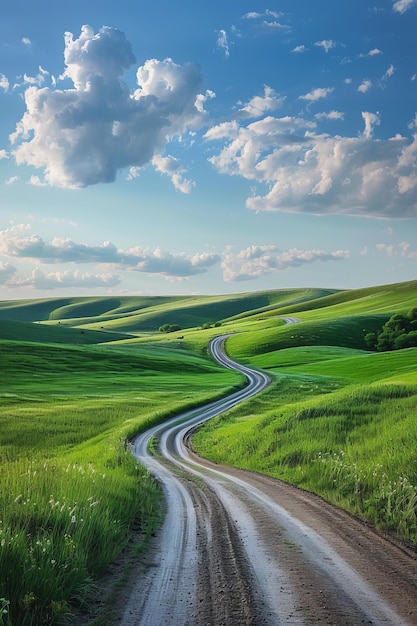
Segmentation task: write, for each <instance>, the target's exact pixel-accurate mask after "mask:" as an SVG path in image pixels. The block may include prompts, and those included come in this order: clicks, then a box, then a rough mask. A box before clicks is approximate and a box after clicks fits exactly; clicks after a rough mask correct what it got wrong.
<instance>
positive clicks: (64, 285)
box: [7, 269, 121, 289]
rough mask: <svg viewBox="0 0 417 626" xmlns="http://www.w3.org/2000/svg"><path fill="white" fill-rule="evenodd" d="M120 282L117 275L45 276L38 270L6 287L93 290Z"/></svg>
mask: <svg viewBox="0 0 417 626" xmlns="http://www.w3.org/2000/svg"><path fill="white" fill-rule="evenodd" d="M120 282H121V277H120V276H119V274H111V273H106V274H92V273H89V272H79V271H75V272H72V271H65V272H50V273H48V274H45V273H44V272H43V271H42V270H40V269H34V270H33V271H32V272H31V274H30V275H29V276H26V277H22V278H20V277H17V276H14V277H12V278H11V279H10V280H9V281H8V282H7V287H11V288H22V287H30V288H32V289H68V288H72V289H74V288H86V289H94V288H97V287H107V288H110V287H115V286H116V285H118V284H119V283H120Z"/></svg>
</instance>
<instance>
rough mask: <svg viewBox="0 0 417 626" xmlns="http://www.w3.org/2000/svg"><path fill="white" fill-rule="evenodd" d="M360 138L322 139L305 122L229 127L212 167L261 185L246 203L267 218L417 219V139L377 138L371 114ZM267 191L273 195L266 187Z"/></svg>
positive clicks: (218, 135) (213, 134)
mask: <svg viewBox="0 0 417 626" xmlns="http://www.w3.org/2000/svg"><path fill="white" fill-rule="evenodd" d="M363 121H364V123H365V129H364V131H363V133H362V134H361V135H359V136H354V137H349V136H347V137H343V136H334V137H332V136H330V135H328V134H319V133H317V131H316V124H314V123H312V122H309V121H306V120H302V119H300V118H291V117H286V118H281V119H278V118H274V117H266V118H265V119H262V120H258V121H256V122H252V123H250V124H247V125H243V124H242V125H237V124H236V123H234V124H226V123H224V124H223V125H219V126H218V127H214V128H212V129H210V131H208V132H207V133H206V134H205V138H206V139H207V140H210V141H221V142H222V145H221V147H220V148H219V151H218V153H217V154H214V155H213V156H212V157H211V158H210V159H209V160H210V162H211V163H212V165H213V167H215V168H216V169H217V170H218V171H219V172H221V173H223V174H227V175H232V176H241V177H243V178H245V179H246V180H248V181H255V183H258V184H259V191H258V193H256V189H255V191H254V194H253V196H252V197H250V198H248V199H247V201H246V206H247V207H248V208H250V209H254V210H260V211H282V212H289V213H297V212H301V213H303V212H305V213H314V214H329V213H333V214H345V215H358V216H367V217H372V216H373V217H379V218H382V217H390V218H395V217H397V218H404V217H413V216H414V217H416V216H417V134H416V136H415V137H414V139H413V140H412V141H411V142H410V140H409V139H407V138H405V137H401V136H399V135H398V136H396V137H394V138H392V139H389V140H385V141H383V140H376V139H374V138H373V136H372V135H373V128H374V126H375V125H376V124H379V115H378V114H375V113H368V112H365V113H364V114H363ZM265 187H266V188H267V190H266V192H265V191H264V188H265Z"/></svg>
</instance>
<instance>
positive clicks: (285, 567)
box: [118, 338, 417, 626]
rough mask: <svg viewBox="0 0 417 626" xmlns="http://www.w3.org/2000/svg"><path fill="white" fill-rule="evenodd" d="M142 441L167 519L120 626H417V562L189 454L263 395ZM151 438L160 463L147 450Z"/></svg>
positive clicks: (179, 422) (248, 476)
mask: <svg viewBox="0 0 417 626" xmlns="http://www.w3.org/2000/svg"><path fill="white" fill-rule="evenodd" d="M212 351H213V354H214V355H215V357H216V358H217V359H218V360H219V361H220V362H222V363H223V365H225V366H226V367H237V368H238V369H239V370H240V371H243V372H244V373H245V375H246V376H247V378H248V381H249V382H248V386H247V387H246V388H245V389H244V390H243V391H241V392H237V393H236V394H234V395H233V396H231V397H229V398H228V399H226V400H225V401H221V402H215V403H213V404H211V405H209V406H208V407H206V408H204V409H201V410H198V411H192V412H189V413H188V414H186V415H183V416H181V417H180V418H176V419H172V420H170V421H169V422H167V423H165V424H164V425H162V426H158V427H156V428H153V429H151V430H150V431H147V433H145V434H143V435H141V436H139V437H138V438H137V439H136V440H135V442H134V454H135V456H136V457H137V458H138V459H139V460H140V462H141V463H143V464H144V465H146V466H147V467H148V468H149V470H150V471H151V472H152V473H153V474H155V476H157V477H158V478H159V479H160V480H161V482H162V485H163V488H164V491H165V495H166V507H167V510H166V517H165V522H164V524H163V527H162V528H161V530H160V532H159V533H158V535H157V536H156V537H155V538H154V540H153V542H152V545H151V548H150V550H149V552H147V553H146V554H145V555H144V557H143V559H142V560H141V562H140V563H138V566H137V571H136V572H135V582H134V584H133V585H132V588H129V590H128V592H127V591H126V593H125V594H124V610H123V612H122V615H121V619H120V620H119V622H118V623H119V624H121V625H122V626H162V625H165V624H168V625H172V626H184V625H189V626H203V625H205V626H207V625H210V626H220V625H224V626H245V625H253V626H263V625H274V626H275V625H281V624H297V625H301V624H303V625H311V624H316V623H317V624H319V623H321V624H335V625H338V626H357V625H360V624H373V625H374V626H376V625H391V626H402V625H407V624H408V625H412V624H416V625H417V560H416V557H417V555H416V554H415V553H413V552H409V551H407V550H406V549H404V548H402V547H400V546H397V545H394V544H393V543H392V542H390V541H387V540H386V539H384V538H382V537H380V536H378V535H377V534H375V533H374V532H373V531H372V530H371V529H369V528H367V527H366V526H365V525H364V524H362V523H360V522H359V521H357V520H355V519H354V518H352V517H351V516H349V515H347V514H345V513H343V512H341V511H340V510H339V509H337V508H335V507H332V506H331V505H329V504H327V503H325V502H324V501H322V500H321V499H320V498H318V497H316V496H314V495H312V494H309V493H306V492H304V491H302V490H299V489H297V488H294V487H292V486H290V485H287V484H285V483H282V482H280V481H278V480H274V479H271V478H269V477H265V476H261V475H258V474H255V473H251V472H245V471H240V470H233V469H230V468H227V467H221V466H218V465H214V464H212V463H209V462H207V461H204V460H202V459H200V458H198V457H197V456H196V455H194V454H193V453H192V451H191V450H190V449H189V447H188V442H189V433H190V429H192V428H193V427H194V426H195V424H198V423H200V422H202V421H204V420H206V419H210V417H213V415H216V414H218V413H219V412H221V411H224V410H226V409H227V408H229V407H230V406H233V405H234V404H236V403H237V402H240V401H241V400H242V399H245V398H247V397H250V396H251V395H253V394H254V393H257V392H258V391H259V390H260V389H262V388H263V387H265V386H266V385H267V384H268V382H269V379H268V377H267V376H266V375H265V374H263V373H260V372H255V371H252V370H250V369H248V368H243V367H242V366H238V365H235V364H233V362H231V361H230V360H229V359H228V358H227V357H226V356H225V355H224V353H223V352H222V339H221V338H219V339H218V340H217V341H215V342H214V344H213V345H212ZM151 437H155V438H157V440H158V442H159V451H160V456H158V457H152V456H151V455H150V454H149V453H148V451H147V444H148V441H149V439H150V438H151Z"/></svg>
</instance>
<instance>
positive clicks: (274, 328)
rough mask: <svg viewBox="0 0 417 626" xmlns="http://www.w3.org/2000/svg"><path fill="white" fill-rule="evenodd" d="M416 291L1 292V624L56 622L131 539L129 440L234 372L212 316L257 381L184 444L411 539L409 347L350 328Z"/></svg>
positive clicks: (154, 498) (414, 373)
mask: <svg viewBox="0 0 417 626" xmlns="http://www.w3.org/2000/svg"><path fill="white" fill-rule="evenodd" d="M415 306H417V282H410V283H403V284H398V285H385V286H382V287H374V288H370V289H362V290H354V291H336V290H318V289H317V290H315V289H304V290H303V289H294V290H277V291H270V292H261V293H255V294H240V295H236V296H233V297H230V296H227V297H226V296H224V297H223V296H210V297H204V296H199V297H197V296H195V297H194V296H193V297H184V298H180V297H172V298H169V297H164V298H151V297H126V298H60V299H44V300H29V301H13V302H2V303H0V320H2V321H1V323H0V355H1V378H0V433H1V434H0V520H1V522H0V624H3V625H4V626H29V625H30V626H37V625H40V624H42V625H45V624H51V625H52V624H63V623H68V624H69V623H71V614H72V613H73V611H74V610H75V609H76V607H77V606H78V607H79V606H80V605H82V604H83V603H84V602H86V601H87V600H88V598H89V597H91V593H92V589H93V587H94V581H95V580H97V578H98V577H100V576H101V575H102V573H103V572H104V571H105V570H106V567H107V566H108V564H109V563H110V562H111V561H112V560H114V559H115V557H116V556H117V555H118V554H119V553H120V552H121V551H122V550H123V549H124V547H125V545H126V541H127V538H128V537H129V534H130V533H131V532H132V530H135V531H136V532H137V533H139V534H140V535H141V537H142V544H140V545H145V543H146V540H147V537H148V536H149V534H150V533H152V532H153V530H154V528H155V526H156V525H157V524H158V523H159V520H160V502H161V492H160V489H159V487H158V485H157V484H156V483H155V482H154V480H153V479H152V478H151V477H150V476H149V475H148V474H147V472H145V471H144V470H143V469H142V468H140V466H138V465H137V464H136V462H135V461H134V460H133V457H132V455H131V454H130V450H129V444H128V442H129V440H130V439H131V438H132V437H133V436H134V435H135V434H136V433H138V432H139V431H141V430H143V429H145V428H146V427H147V426H149V425H151V424H153V423H156V422H157V421H161V420H164V419H167V417H169V416H171V415H173V414H175V413H176V412H180V411H181V410H183V409H185V408H189V407H191V406H195V405H197V404H198V403H201V402H205V401H208V400H211V399H213V398H215V397H220V396H221V395H224V394H226V393H228V392H230V391H231V390H232V389H233V388H234V387H235V386H236V385H240V384H241V383H242V380H241V378H240V377H239V376H238V375H236V374H233V373H232V372H230V371H229V370H224V369H221V368H220V367H218V366H217V365H216V364H214V363H213V362H212V361H211V359H210V358H208V351H207V346H208V342H209V340H210V339H211V338H212V337H214V336H215V335H218V334H223V333H224V334H230V337H229V338H228V340H227V344H226V346H227V350H228V352H229V354H230V355H231V356H232V357H233V358H235V359H237V360H240V361H242V362H246V363H250V364H252V365H254V366H256V367H259V368H263V369H266V370H268V372H269V373H270V374H271V375H272V377H273V384H272V385H271V387H270V388H269V389H268V390H267V391H265V392H264V393H263V394H262V395H260V396H257V397H256V398H253V399H252V400H249V401H247V402H245V403H244V404H243V405H240V406H238V407H235V408H234V409H233V410H231V411H229V412H228V413H226V414H224V415H222V416H220V417H219V418H216V419H214V420H212V421H210V422H209V423H207V424H206V425H205V426H204V427H202V428H201V429H200V431H199V432H198V433H197V434H196V435H195V436H194V438H193V445H194V446H195V448H196V449H197V450H198V451H199V452H200V453H201V454H204V455H205V456H209V457H210V458H213V459H214V460H216V461H219V462H224V463H228V464H233V465H236V466H240V467H246V468H249V469H252V470H255V471H260V472H265V473H268V474H270V475H272V476H276V477H279V478H281V479H284V480H287V481H289V482H292V483H295V484H297V485H300V486H301V487H303V488H306V489H309V490H312V491H315V492H317V493H319V494H321V495H322V496H323V497H325V498H327V499H328V500H330V501H332V502H335V503H336V504H338V505H339V506H342V507H343V508H345V509H346V510H349V511H351V512H353V513H355V514H357V515H359V516H361V517H362V518H364V519H367V520H369V521H370V522H372V523H373V524H375V526H377V527H378V528H381V529H384V530H387V531H389V532H390V533H392V534H394V535H395V536H397V537H399V538H400V539H401V540H403V541H407V542H409V543H410V544H413V545H417V520H416V507H417V490H416V485H417V453H416V450H417V414H416V411H417V409H416V407H417V349H415V348H409V349H405V350H399V351H395V352H386V353H372V352H369V351H368V350H367V349H366V344H365V341H364V336H365V334H366V333H367V332H370V331H374V330H376V329H378V328H380V327H381V326H382V325H383V324H384V323H385V321H386V320H387V319H388V318H389V317H390V316H391V315H392V314H393V313H397V312H400V313H406V312H407V311H408V310H409V309H411V308H412V307H415ZM288 315H291V316H294V317H296V318H298V319H299V320H300V322H299V323H297V324H291V325H288V326H286V325H285V323H284V321H283V319H282V318H283V316H288ZM208 322H210V323H213V322H217V323H219V324H221V326H220V327H212V328H207V329H204V330H203V329H202V326H203V324H205V323H208ZM164 323H167V324H178V325H179V326H180V327H181V330H180V331H179V332H175V333H167V334H164V333H160V332H158V328H159V327H160V326H161V325H162V324H164ZM139 549H140V546H139ZM2 611H5V612H3V613H2Z"/></svg>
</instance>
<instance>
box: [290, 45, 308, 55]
mask: <svg viewBox="0 0 417 626" xmlns="http://www.w3.org/2000/svg"><path fill="white" fill-rule="evenodd" d="M307 50H308V48H306V47H305V45H304V44H302V45H300V46H295V48H293V49H292V50H291V52H295V53H297V54H302V53H303V52H307Z"/></svg>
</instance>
